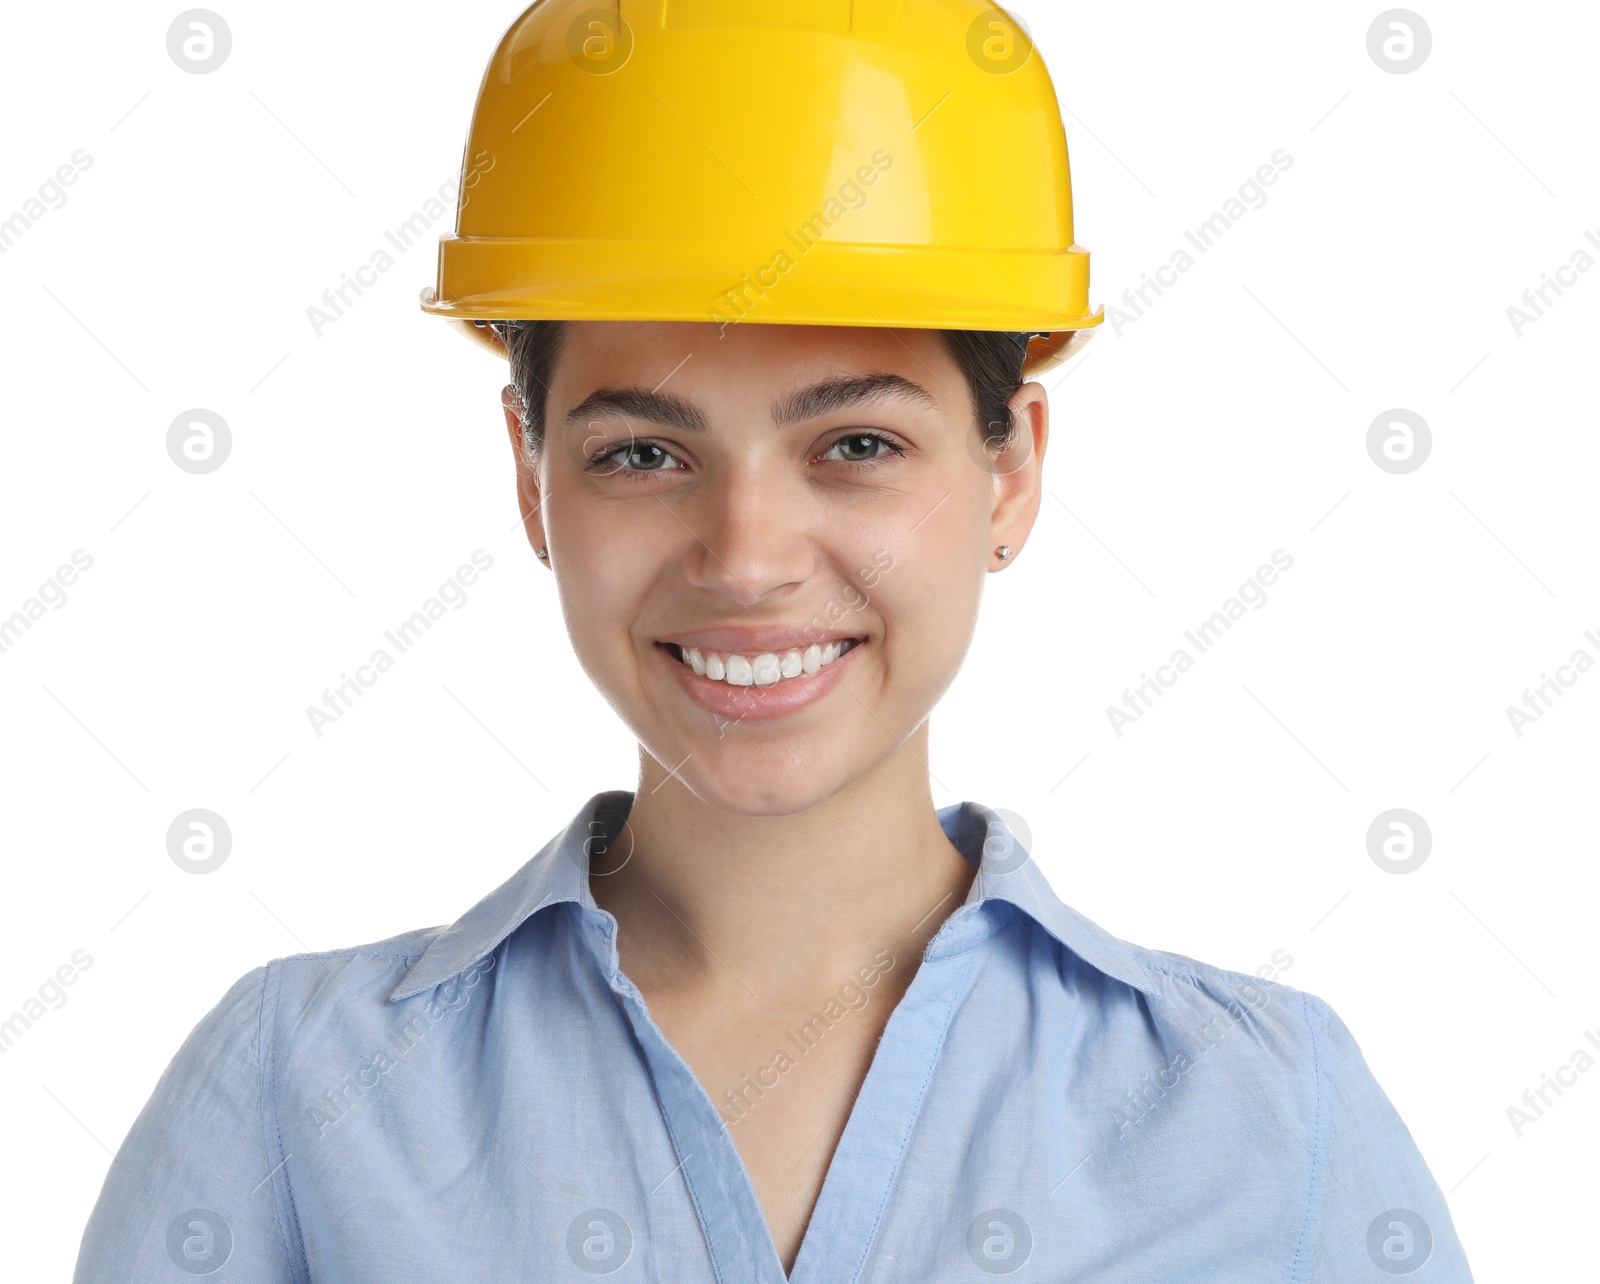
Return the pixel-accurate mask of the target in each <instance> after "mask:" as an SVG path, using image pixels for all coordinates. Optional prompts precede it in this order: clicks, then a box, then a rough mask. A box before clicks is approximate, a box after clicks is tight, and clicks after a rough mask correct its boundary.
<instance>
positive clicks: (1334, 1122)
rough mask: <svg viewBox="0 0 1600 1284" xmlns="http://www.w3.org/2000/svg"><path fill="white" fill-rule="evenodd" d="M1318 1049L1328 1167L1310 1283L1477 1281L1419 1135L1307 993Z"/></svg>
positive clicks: (1325, 1009)
mask: <svg viewBox="0 0 1600 1284" xmlns="http://www.w3.org/2000/svg"><path fill="white" fill-rule="evenodd" d="M1307 997H1308V999H1309V1003H1308V1009H1309V1017H1310V1020H1311V1024H1312V1035H1313V1038H1314V1040H1315V1045H1316V1056H1317V1063H1318V1064H1317V1076H1318V1085H1319V1091H1318V1103H1319V1104H1318V1114H1319V1121H1318V1124H1319V1129H1320V1128H1323V1127H1325V1128H1326V1129H1327V1131H1326V1133H1325V1134H1324V1138H1325V1149H1324V1150H1323V1152H1322V1153H1323V1154H1324V1156H1325V1161H1324V1163H1323V1164H1322V1167H1321V1171H1320V1172H1319V1173H1318V1174H1317V1177H1316V1178H1315V1179H1314V1182H1317V1183H1320V1190H1316V1189H1315V1188H1314V1193H1313V1200H1314V1202H1315V1201H1320V1209H1321V1215H1320V1217H1319V1218H1318V1219H1317V1227H1318V1229H1317V1233H1316V1235H1315V1236H1314V1237H1313V1239H1312V1240H1311V1243H1312V1251H1311V1257H1312V1260H1311V1264H1310V1269H1309V1273H1307V1274H1305V1275H1303V1276H1302V1275H1298V1274H1297V1276H1296V1278H1297V1279H1298V1278H1303V1279H1305V1280H1306V1281H1307V1284H1349V1281H1351V1280H1355V1279H1363V1280H1364V1279H1373V1280H1378V1279H1382V1278H1384V1276H1385V1275H1395V1276H1405V1275H1411V1274H1413V1273H1417V1278H1419V1279H1425V1280H1427V1281H1429V1284H1472V1271H1471V1270H1470V1269H1469V1267H1468V1266H1467V1258H1466V1254H1465V1253H1464V1252H1463V1251H1462V1248H1461V1243H1460V1241H1459V1240H1458V1239H1457V1238H1456V1231H1455V1226H1454V1224H1453V1223H1452V1222H1451V1220H1450V1210H1449V1207H1448V1206H1447V1205H1446V1203H1445V1198H1444V1196H1443V1194H1441V1193H1440V1191H1439V1186H1438V1183H1437V1182H1435V1181H1434V1179H1433V1175H1432V1173H1430V1172H1429V1171H1428V1166H1427V1164H1426V1163H1425V1162H1424V1161H1423V1158H1422V1155H1421V1153H1420V1152H1419V1151H1418V1150H1417V1146H1416V1142H1415V1141H1413V1140H1412V1137H1411V1133H1410V1130H1409V1129H1407V1128H1406V1125H1405V1123H1404V1121H1402V1120H1401V1118H1400V1115H1399V1114H1398V1113H1397V1112H1396V1110H1395V1108H1394V1106H1393V1105H1392V1104H1391V1103H1390V1101H1389V1098H1388V1097H1387V1096H1386V1095H1385V1094H1384V1091H1383V1089H1382V1088H1380V1087H1379V1086H1378V1081H1377V1080H1376V1079H1375V1078H1374V1077H1373V1074H1372V1071H1371V1070H1370V1069H1369V1068H1368V1066H1367V1062H1366V1059H1365V1058H1364V1057H1363V1056H1362V1055H1361V1049H1360V1047H1358V1046H1357V1044H1356V1041H1355V1038H1354V1036H1353V1035H1351V1033H1350V1031H1349V1029H1348V1028H1347V1027H1346V1026H1345V1023H1344V1022H1343V1021H1341V1020H1340V1019H1339V1016H1338V1014H1337V1013H1336V1012H1334V1010H1333V1009H1332V1008H1331V1007H1329V1006H1328V1004H1327V1003H1325V1002H1323V1001H1322V1000H1320V999H1316V998H1313V997H1311V996H1307Z"/></svg>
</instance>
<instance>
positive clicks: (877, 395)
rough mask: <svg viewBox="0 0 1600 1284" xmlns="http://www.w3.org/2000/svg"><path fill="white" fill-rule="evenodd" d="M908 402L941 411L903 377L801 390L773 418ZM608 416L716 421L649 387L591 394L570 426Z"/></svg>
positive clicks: (684, 426) (700, 425)
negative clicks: (893, 402) (892, 402)
mask: <svg viewBox="0 0 1600 1284" xmlns="http://www.w3.org/2000/svg"><path fill="white" fill-rule="evenodd" d="M890 401H903V402H908V403H910V404H912V405H916V406H921V407H923V408H924V409H928V410H937V409H938V408H939V402H938V400H937V399H936V398H935V397H934V395H933V394H932V393H931V392H929V391H928V390H927V389H926V388H924V387H923V386H922V385H921V384H918V383H913V382H912V381H911V380H910V379H907V378H905V377H904V376H902V375H897V374H887V373H885V374H867V375H835V376H834V377H832V378H829V379H823V380H821V381H820V382H818V383H814V384H811V385H809V386H807V387H805V388H801V389H799V390H798V391H796V392H792V393H790V394H789V395H788V396H786V397H784V398H782V399H780V400H779V401H777V402H776V403H774V405H773V407H772V419H773V422H774V423H775V424H777V426H778V427H779V428H786V427H788V426H789V425H790V424H795V423H803V422H804V421H805V420H807V419H816V418H818V417H819V416H821V415H825V414H829V413H830V412H832V411H835V410H845V409H849V408H851V407H854V406H866V405H874V404H882V403H884V402H890ZM602 415H621V416H624V417H626V418H629V419H645V420H649V421H650V422H651V423H658V424H667V425H669V426H671V427H673V428H677V429H680V430H681V431H683V432H692V433H704V432H709V431H710V430H711V423H710V420H709V419H707V417H706V414H705V412H704V411H703V410H701V409H700V407H699V406H697V405H695V403H694V402H692V401H688V400H686V399H684V398H682V397H676V396H673V395H672V394H671V393H665V392H655V391H652V390H649V389H645V388H601V389H599V390H598V391H595V392H592V393H590V394H589V395H588V396H587V397H585V398H584V399H583V400H582V401H580V402H579V403H578V404H577V405H576V406H574V407H573V408H572V409H571V410H570V411H568V412H567V416H566V420H565V422H566V423H568V424H578V423H583V422H585V421H587V420H591V419H594V418H597V417H599V416H602Z"/></svg>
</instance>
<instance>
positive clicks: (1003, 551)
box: [995, 544, 1011, 562]
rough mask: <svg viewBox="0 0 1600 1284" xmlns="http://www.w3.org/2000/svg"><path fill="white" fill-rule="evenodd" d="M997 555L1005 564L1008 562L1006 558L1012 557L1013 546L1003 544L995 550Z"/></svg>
mask: <svg viewBox="0 0 1600 1284" xmlns="http://www.w3.org/2000/svg"><path fill="white" fill-rule="evenodd" d="M995 553H996V555H997V556H998V557H999V558H1000V560H1001V561H1002V562H1003V561H1005V560H1006V558H1008V557H1010V556H1011V545H1009V544H1002V545H1000V547H999V548H997V549H995Z"/></svg>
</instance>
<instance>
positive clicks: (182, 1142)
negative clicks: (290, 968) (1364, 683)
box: [72, 965, 303, 1284]
mask: <svg viewBox="0 0 1600 1284" xmlns="http://www.w3.org/2000/svg"><path fill="white" fill-rule="evenodd" d="M273 979H274V978H273V974H272V972H271V970H270V965H269V966H268V967H260V968H256V969H255V970H254V971H252V972H249V973H247V974H245V975H244V976H243V977H241V978H240V979H239V980H238V981H236V982H235V983H234V984H233V986H232V987H231V988H230V989H229V990H228V992H227V993H226V994H225V995H224V996H223V997H222V1000H221V1001H220V1002H219V1003H218V1004H217V1005H216V1007H214V1008H213V1009H212V1010H211V1011H210V1012H209V1013H207V1014H206V1016H205V1017H204V1018H203V1019H202V1020H201V1021H200V1024H199V1025H197V1026H196V1027H195V1029H194V1031H193V1032H192V1033H191V1034H190V1035H189V1037H188V1038H187V1039H186V1040H185V1041H184V1043H183V1046H182V1047H181V1048H179V1049H178V1052H177V1055H176V1056H174V1057H173V1059H172V1061H171V1063H170V1064H169V1065H168V1066H167V1068H166V1070H165V1071H164V1072H163V1073H162V1075H161V1078H160V1080H159V1081H158V1082H157V1083H156V1087H155V1091H154V1093H153V1094H152V1095H151V1097H150V1100H149V1101H148V1102H147V1103H146V1105H145V1107H144V1109H143V1110H142V1111H141V1112H140V1113H139V1116H138V1118H137V1119H135V1120H134V1123H133V1127H132V1128H131V1129H130V1130H129V1132H128V1136H127V1138H126V1139H125V1140H124V1141H123V1143H122V1147H121V1149H120V1150H118V1151H117V1154H116V1157H115V1159H114V1160H113V1161H112V1164H111V1170H110V1172H109V1173H108V1174H107V1176H106V1180H105V1185H104V1186H103V1187H102V1188H101V1191H100V1197H99V1199H98V1200H97V1201H96V1203H95V1206H94V1210H93V1212H92V1213H91V1214H90V1216H89V1222H88V1225H87V1227H86V1228H85V1230H84V1234H83V1242H82V1244H81V1246H80V1248H79V1251H78V1264H77V1269H76V1271H75V1272H74V1274H73V1277H72V1278H73V1284H112V1282H113V1281H116V1282H119V1284H155V1282H156V1281H162V1282H163V1284H171V1282H172V1281H174V1280H179V1279H183V1278H184V1277H185V1276H186V1275H195V1276H200V1275H210V1274H212V1273H213V1272H221V1271H222V1269H223V1268H224V1267H226V1268H227V1269H226V1273H225V1274H219V1275H218V1276H217V1278H219V1279H226V1280H229V1281H233V1282H234V1284H294V1282H295V1281H297V1280H299V1279H303V1272H302V1271H300V1270H299V1269H298V1268H297V1267H296V1266H295V1265H293V1263H294V1262H295V1261H296V1260H297V1259H296V1258H294V1257H293V1256H292V1255H291V1254H290V1253H289V1252H288V1251H287V1249H286V1248H285V1243H286V1239H285V1232H286V1227H285V1225H284V1224H283V1222H282V1220H281V1219H280V1216H279V1212H278V1196H277V1190H276V1183H275V1180H274V1176H281V1173H279V1174H274V1172H273V1170H274V1167H275V1165H279V1159H278V1158H275V1157H273V1155H272V1150H271V1147H272V1146H274V1145H275V1144H276V1141H275V1139H274V1140H272V1141H271V1142H269V1139H268V1125H267V1122H266V1121H267V1118H268V1112H264V1111H263V1109H262V1106H263V1087H262V1083H263V1074H262V1068H263V1058H262V1034H261V1031H262V1015H263V1010H264V1006H265V1004H266V999H267V995H268V991H269V986H270V983H271V981H272V980H273ZM274 1131H275V1130H274Z"/></svg>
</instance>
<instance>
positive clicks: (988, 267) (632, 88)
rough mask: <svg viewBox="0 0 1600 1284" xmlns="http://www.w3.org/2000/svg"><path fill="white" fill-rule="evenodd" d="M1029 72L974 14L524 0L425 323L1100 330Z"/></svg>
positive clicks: (934, 4) (1050, 102) (700, 0)
mask: <svg viewBox="0 0 1600 1284" xmlns="http://www.w3.org/2000/svg"><path fill="white" fill-rule="evenodd" d="M1088 285H1089V254H1088V251H1087V250H1085V249H1083V248H1082V247H1081V246H1078V245H1076V244H1075V243H1074V240H1073V220H1072V184H1071V176H1070V172H1069V169H1068V161H1067V146H1066V138H1065V134H1064V132H1063V129H1062V125H1061V115H1060V109H1059V107H1058V105H1057V102H1056V97H1055V90H1054V87H1053V85H1052V83H1051V80H1050V74H1049V72H1048V70H1047V69H1046V68H1045V65H1044V61H1043V59H1042V58H1041V57H1040V55H1039V53H1038V51H1037V50H1036V49H1035V48H1034V47H1033V44H1032V41H1031V40H1030V39H1029V37H1028V35H1027V33H1026V31H1025V30H1023V28H1022V27H1021V25H1020V24H1019V23H1018V21H1017V20H1016V19H1015V18H1014V17H1013V16H1012V15H1010V14H1008V13H1006V12H1005V11H1004V10H1002V9H999V8H996V7H994V6H992V5H989V4H986V3H984V0H609V3H606V0H537V2H536V3H535V4H533V5H532V6H530V7H529V8H528V9H527V10H526V11H525V12H524V13H523V14H522V15H521V16H520V17H519V18H518V19H517V20H516V22H514V23H513V24H512V26H511V27H510V29H509V30H508V31H507V32H506V34H505V36H504V37H503V38H502V39H501V41H500V44H499V47H498V48H497V49H496V50H495V52H494V56H493V57H492V58H491V59H490V61H489V65H488V68H487V70H486V71H485V73H484V77H483V82H482V85H481V86H480V88H479V91H478V101H477V105H476V108H475V110H474V111H473V116H472V126H471V129H470V131H469V133H468V137H467V145H466V150H465V154H464V157H463V161H462V176H461V188H460V199H459V205H458V208H457V214H456V227H455V231H454V233H453V234H447V235H445V236H442V237H441V238H440V244H439V264H438V277H437V288H436V289H430V290H425V291H423V304H422V306H423V309H424V310H425V311H427V312H429V313H432V314H434V315H436V316H442V317H447V318H451V319H453V320H455V321H456V322H457V323H458V324H459V325H460V327H461V328H462V329H463V330H464V331H467V332H469V333H470V334H471V335H472V336H473V337H475V338H478V339H479V340H480V341H481V342H484V343H485V344H487V345H489V346H491V347H493V348H495V349H497V350H500V351H502V352H503V349H502V348H501V347H500V343H499V339H498V337H497V336H496V335H495V334H494V331H493V330H492V329H490V328H489V327H487V326H486V325H484V324H483V323H484V322H485V321H488V320H511V319H520V318H553V319H568V320H670V321H712V322H721V323H725V324H740V323H754V324H790V325H840V326H858V325H881V326H904V327H919V328H939V329H961V330H1011V331H1031V332H1036V334H1037V337H1035V338H1034V339H1033V340H1032V343H1031V345H1030V347H1029V353H1028V362H1027V367H1026V369H1027V373H1028V374H1030V375H1033V374H1037V373H1040V372H1041V371H1042V370H1044V369H1047V368H1048V367H1049V366H1051V365H1054V364H1056V363H1057V362H1059V361H1060V360H1063V359H1064V358H1065V356H1066V355H1067V352H1068V351H1070V350H1071V349H1073V348H1076V347H1077V346H1079V345H1081V343H1082V342H1083V341H1085V340H1087V339H1088V338H1089V337H1090V334H1091V333H1092V327H1094V326H1097V325H1099V324H1100V323H1101V321H1102V320H1103V319H1104V311H1103V309H1101V308H1094V309H1091V308H1090V306H1089V300H1088Z"/></svg>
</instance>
